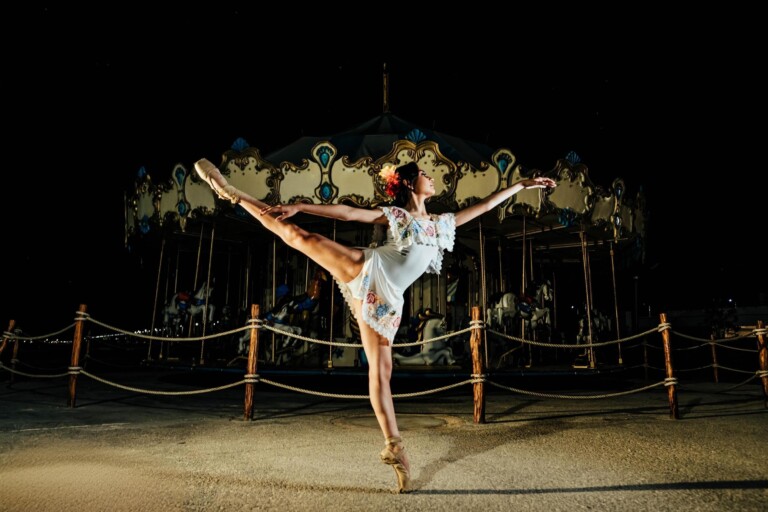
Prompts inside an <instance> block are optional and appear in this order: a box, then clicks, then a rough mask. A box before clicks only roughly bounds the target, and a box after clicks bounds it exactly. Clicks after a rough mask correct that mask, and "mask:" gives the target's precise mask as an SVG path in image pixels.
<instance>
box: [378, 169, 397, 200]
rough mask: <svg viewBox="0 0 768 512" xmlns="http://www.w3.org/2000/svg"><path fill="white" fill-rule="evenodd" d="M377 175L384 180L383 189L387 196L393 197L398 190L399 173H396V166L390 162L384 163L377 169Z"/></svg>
mask: <svg viewBox="0 0 768 512" xmlns="http://www.w3.org/2000/svg"><path fill="white" fill-rule="evenodd" d="M379 176H380V177H381V179H382V180H383V181H384V185H385V187H384V191H385V192H386V193H387V195H388V196H389V197H395V196H396V195H397V192H398V190H400V185H401V181H400V175H399V174H397V171H396V167H395V166H394V165H392V164H384V165H383V166H382V168H381V171H379Z"/></svg>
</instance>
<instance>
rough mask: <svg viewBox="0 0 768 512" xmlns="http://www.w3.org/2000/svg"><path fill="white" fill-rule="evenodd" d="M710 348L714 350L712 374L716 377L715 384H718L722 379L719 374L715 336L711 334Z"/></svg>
mask: <svg viewBox="0 0 768 512" xmlns="http://www.w3.org/2000/svg"><path fill="white" fill-rule="evenodd" d="M709 346H710V347H711V348H712V373H713V374H714V377H715V384H718V383H719V382H720V377H719V375H718V374H717V348H716V346H717V345H715V335H714V334H710V336H709Z"/></svg>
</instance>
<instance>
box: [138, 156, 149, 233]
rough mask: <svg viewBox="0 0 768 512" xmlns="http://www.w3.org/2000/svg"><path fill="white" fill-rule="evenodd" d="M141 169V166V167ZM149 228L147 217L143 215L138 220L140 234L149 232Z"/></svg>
mask: <svg viewBox="0 0 768 512" xmlns="http://www.w3.org/2000/svg"><path fill="white" fill-rule="evenodd" d="M142 169H143V167H142ZM149 229H150V227H149V217H147V216H146V215H145V216H143V217H142V218H141V220H140V221H139V231H141V234H142V235H146V234H147V233H149Z"/></svg>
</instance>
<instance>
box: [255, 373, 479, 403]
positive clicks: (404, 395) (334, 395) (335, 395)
mask: <svg viewBox="0 0 768 512" xmlns="http://www.w3.org/2000/svg"><path fill="white" fill-rule="evenodd" d="M261 382H263V383H264V384H269V385H270V386H275V387H278V388H283V389H287V390H290V391H296V392H298V393H305V394H308V395H315V396H324V397H327V398H351V399H364V400H367V399H369V398H370V395H345V394H338V393H325V392H322V391H313V390H310V389H304V388H299V387H296V386H290V385H288V384H281V383H280V382H275V381H273V380H269V379H265V378H262V379H261ZM470 383H472V380H465V381H462V382H457V383H455V384H449V385H447V386H442V387H439V388H433V389H428V390H426V391H418V392H414V393H400V394H393V395H392V398H412V397H415V396H424V395H431V394H434V393H440V392H442V391H446V390H448V389H453V388H457V387H459V386H463V385H465V384H470Z"/></svg>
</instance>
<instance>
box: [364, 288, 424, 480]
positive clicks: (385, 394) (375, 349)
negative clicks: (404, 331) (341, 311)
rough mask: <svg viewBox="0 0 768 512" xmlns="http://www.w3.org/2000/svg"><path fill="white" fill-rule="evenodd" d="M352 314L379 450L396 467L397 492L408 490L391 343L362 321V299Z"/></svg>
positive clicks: (405, 456) (406, 460)
mask: <svg viewBox="0 0 768 512" xmlns="http://www.w3.org/2000/svg"><path fill="white" fill-rule="evenodd" d="M354 308H355V316H356V317H357V319H358V321H357V323H358V326H359V327H360V339H361V341H362V343H363V350H364V351H365V357H366V358H367V359H368V394H369V397H370V401H371V406H372V407H373V412H374V414H375V415H376V420H377V421H378V423H379V427H380V428H381V433H382V434H383V435H384V440H385V443H386V444H387V447H386V448H385V452H387V455H386V456H385V452H382V461H384V462H385V463H386V464H390V465H392V466H393V467H394V468H395V473H396V474H397V479H398V484H399V487H400V489H399V490H400V492H407V491H409V490H410V464H409V463H408V457H407V455H406V453H405V451H404V450H405V449H404V448H403V445H402V443H401V442H400V429H399V427H398V426H397V418H396V416H395V405H394V402H393V400H392V388H391V385H390V380H391V378H392V346H391V345H390V343H389V340H388V339H386V338H385V337H383V336H382V335H380V334H379V333H377V332H376V331H375V330H373V328H372V327H371V326H369V325H368V324H367V323H365V321H363V320H362V318H363V317H362V301H360V300H355V301H354Z"/></svg>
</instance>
